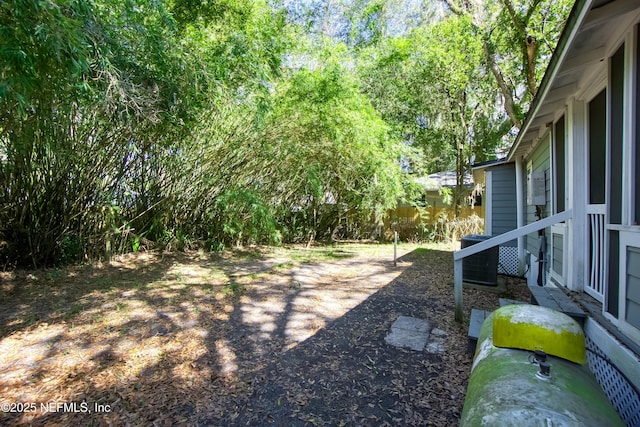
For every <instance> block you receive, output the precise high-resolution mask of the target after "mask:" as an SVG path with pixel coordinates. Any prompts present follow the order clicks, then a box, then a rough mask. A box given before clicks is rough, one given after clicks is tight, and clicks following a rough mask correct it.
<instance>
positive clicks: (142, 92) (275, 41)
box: [0, 0, 571, 268]
mask: <svg viewBox="0 0 640 427" xmlns="http://www.w3.org/2000/svg"><path fill="white" fill-rule="evenodd" d="M570 3H571V2H569V1H568V0H563V1H560V2H557V1H553V2H552V1H550V0H486V1H484V2H468V1H460V2H458V1H457V0H444V1H441V2H433V1H426V0H331V1H325V0H308V1H303V2H297V1H286V0H284V1H267V0H214V1H207V2H195V1H193V0H159V1H158V0H154V1H151V0H85V1H76V0H7V1H4V2H2V3H1V4H0V64H1V65H0V189H1V192H0V264H2V266H3V267H4V268H6V267H8V266H14V265H32V266H43V265H50V264H55V263H61V262H73V261H77V260H80V259H83V258H87V257H88V258H94V257H105V256H106V257H108V256H110V255H111V254H112V253H116V252H124V251H131V250H133V251H136V250H140V248H141V247H143V246H151V245H160V246H164V247H167V246H169V247H172V248H185V247H196V246H203V247H206V248H208V249H219V248H222V247H224V246H227V245H231V244H246V243H253V242H255V243H272V244H274V243H281V242H296V241H309V240H310V239H329V238H338V237H353V238H357V237H369V236H371V235H372V233H374V232H375V230H376V229H377V225H378V224H379V222H380V221H381V219H382V218H383V217H384V215H385V214H386V212H387V210H388V209H390V208H392V207H394V206H395V205H396V204H397V203H398V202H399V201H405V202H408V203H412V200H413V197H414V196H415V192H414V191H413V190H414V184H413V182H414V176H415V175H416V174H421V173H428V172H435V171H438V170H447V169H455V170H456V171H457V172H458V176H459V177H461V176H462V174H463V173H464V171H465V170H466V169H468V166H469V163H470V162H471V161H472V160H474V159H475V160H484V159H489V158H492V157H495V156H496V153H497V152H499V151H500V149H501V147H504V146H505V145H507V144H508V143H509V142H510V140H511V138H512V137H513V135H514V133H515V130H517V127H518V126H519V125H520V123H521V122H522V119H523V117H524V113H525V112H526V111H527V109H528V105H529V103H530V101H531V99H532V97H533V96H534V95H535V93H536V90H537V86H538V84H539V82H540V79H541V76H542V73H543V72H544V69H545V66H546V63H547V61H548V59H549V57H550V55H551V54H552V52H553V49H554V47H555V42H556V40H557V38H558V35H559V32H560V30H561V28H562V26H563V24H564V19H565V18H566V15H567V14H568V9H569V6H570ZM460 182H461V181H460Z"/></svg>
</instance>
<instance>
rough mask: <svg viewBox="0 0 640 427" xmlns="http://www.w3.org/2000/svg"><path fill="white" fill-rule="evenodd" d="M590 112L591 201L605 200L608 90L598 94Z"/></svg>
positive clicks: (600, 201)
mask: <svg viewBox="0 0 640 427" xmlns="http://www.w3.org/2000/svg"><path fill="white" fill-rule="evenodd" d="M588 112H589V203H590V204H592V205H603V204H604V202H605V182H606V181H605V166H606V158H607V156H606V154H607V91H606V89H604V90H602V92H600V93H599V94H598V95H596V97H595V98H593V100H591V102H589V107H588Z"/></svg>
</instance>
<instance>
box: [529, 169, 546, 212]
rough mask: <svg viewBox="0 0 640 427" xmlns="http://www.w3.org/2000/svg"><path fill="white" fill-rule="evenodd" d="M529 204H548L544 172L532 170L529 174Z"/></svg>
mask: <svg viewBox="0 0 640 427" xmlns="http://www.w3.org/2000/svg"><path fill="white" fill-rule="evenodd" d="M527 204H528V205H532V206H538V205H546V204H547V191H546V188H545V176H544V172H530V173H529V176H527Z"/></svg>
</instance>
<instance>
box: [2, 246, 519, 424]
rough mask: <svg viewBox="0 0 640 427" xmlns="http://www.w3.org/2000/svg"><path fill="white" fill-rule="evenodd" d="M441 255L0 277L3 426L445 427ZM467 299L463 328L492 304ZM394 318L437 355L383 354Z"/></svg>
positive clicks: (248, 259) (457, 337)
mask: <svg viewBox="0 0 640 427" xmlns="http://www.w3.org/2000/svg"><path fill="white" fill-rule="evenodd" d="M452 249H453V248H452V247H451V246H443V245H440V246H437V245H429V246H425V247H422V248H417V247H416V246H412V245H403V246H401V249H400V254H402V255H404V256H403V257H402V258H401V259H400V261H399V263H398V266H397V267H394V266H393V262H392V254H393V248H392V246H391V245H340V246H336V247H322V248H314V249H312V250H304V249H302V248H289V249H268V248H258V249H252V250H248V251H236V252H233V253H226V254H224V255H222V256H213V255H208V254H196V253H194V254H178V255H172V256H167V255H165V256H161V255H159V254H148V253H146V254H145V253H142V254H131V255H129V256H126V257H122V258H120V259H118V260H116V261H112V262H111V263H108V264H103V265H87V266H79V267H73V268H67V269H60V270H48V271H34V272H14V273H11V274H10V273H0V274H1V275H0V280H2V282H1V287H0V403H3V404H6V403H9V404H13V406H14V407H13V408H12V409H15V411H14V412H11V411H1V412H0V424H4V425H13V424H24V425H29V424H33V425H80V424H82V425H110V424H111V425H215V426H228V425H238V426H239V425H283V426H284V425H301V426H302V425H336V426H340V425H372V426H379V425H454V424H456V423H457V419H458V417H459V415H460V412H461V409H462V403H463V400H464V392H465V387H466V382H467V379H468V374H469V368H470V363H471V355H470V354H469V353H468V352H467V338H466V333H467V326H466V324H458V323H456V322H454V321H453V293H452V281H453V280H452V263H453V261H452ZM526 295H527V294H526V286H524V284H522V283H520V282H519V281H517V280H509V282H508V287H507V294H506V295H505V296H507V297H510V298H515V299H518V298H520V299H522V298H525V297H526ZM464 297H465V309H466V311H467V315H468V313H469V311H470V309H471V307H474V308H483V309H493V308H495V307H497V305H498V295H496V294H492V293H489V292H483V291H476V290H465V293H464ZM398 316H411V317H417V318H421V319H425V320H428V321H429V322H430V323H431V324H432V326H434V327H435V328H437V329H440V330H442V331H444V333H446V336H445V349H444V351H443V352H430V351H429V350H425V351H422V352H417V351H413V350H408V349H402V348H397V347H393V346H390V345H388V344H387V343H386V342H385V340H384V338H385V336H386V335H387V333H388V332H389V328H390V326H391V324H392V323H393V322H394V321H395V320H396V319H397V318H398ZM19 403H22V406H18V404H19ZM32 404H33V405H32ZM65 404H66V406H65ZM3 409H4V407H3ZM18 409H19V410H18Z"/></svg>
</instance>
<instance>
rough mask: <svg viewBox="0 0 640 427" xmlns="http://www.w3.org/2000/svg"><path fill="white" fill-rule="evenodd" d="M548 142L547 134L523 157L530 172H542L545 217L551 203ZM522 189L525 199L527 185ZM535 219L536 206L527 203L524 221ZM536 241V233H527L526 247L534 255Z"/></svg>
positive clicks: (536, 246) (548, 247) (531, 221)
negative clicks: (529, 164) (533, 149)
mask: <svg viewBox="0 0 640 427" xmlns="http://www.w3.org/2000/svg"><path fill="white" fill-rule="evenodd" d="M549 144H550V138H549V137H548V136H547V137H545V138H543V141H542V143H541V144H539V145H538V147H537V148H536V149H535V151H534V152H533V154H532V155H531V156H530V157H529V158H527V159H525V164H528V163H529V160H531V163H532V172H542V173H544V176H545V198H546V202H547V203H546V205H545V206H544V209H543V215H544V216H545V217H547V216H549V215H551V203H550V201H551V166H550V165H551V159H550V152H549ZM524 190H525V201H526V200H527V198H528V196H529V194H528V193H527V192H528V188H527V186H525V189H524ZM537 220H538V218H537V217H536V207H535V206H533V205H529V204H527V205H526V211H525V222H526V223H527V224H531V223H533V222H535V221H537ZM548 234H549V233H548V232H546V237H547V253H549V249H550V248H551V246H550V242H549V235H548ZM538 242H539V239H538V235H537V234H529V235H527V239H526V249H527V251H529V252H530V253H532V254H534V255H535V256H536V257H537V256H538V250H539V247H538V246H539V243H538Z"/></svg>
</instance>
